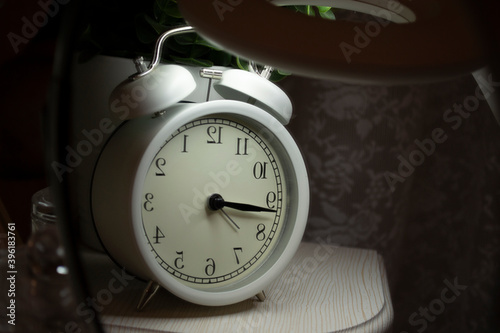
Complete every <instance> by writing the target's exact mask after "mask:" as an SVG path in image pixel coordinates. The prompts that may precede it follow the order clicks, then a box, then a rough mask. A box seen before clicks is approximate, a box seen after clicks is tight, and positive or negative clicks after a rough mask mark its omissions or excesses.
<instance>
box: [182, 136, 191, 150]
mask: <svg viewBox="0 0 500 333" xmlns="http://www.w3.org/2000/svg"><path fill="white" fill-rule="evenodd" d="M188 136H189V135H187V134H184V143H183V144H182V150H181V153H187V152H188V151H187V138H188Z"/></svg>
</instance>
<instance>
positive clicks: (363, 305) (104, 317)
mask: <svg viewBox="0 0 500 333" xmlns="http://www.w3.org/2000/svg"><path fill="white" fill-rule="evenodd" d="M86 258H87V259H86V261H87V265H89V268H90V269H87V271H89V272H91V276H90V277H89V278H90V283H91V289H92V295H93V297H95V299H96V300H97V302H98V304H99V305H100V307H99V310H100V311H102V312H101V321H102V324H103V326H104V328H105V330H106V332H110V333H124V332H127V333H145V332H148V333H151V332H158V333H159V332H307V333H311V332H369V333H376V332H390V330H391V326H392V321H393V308H392V303H391V298H390V293H389V288H388V283H387V278H386V276H385V267H384V264H383V260H382V259H381V257H380V256H379V255H378V254H377V253H376V252H375V251H372V250H362V249H354V248H343V247H336V246H332V245H326V244H316V243H302V244H301V246H300V248H299V250H298V252H297V254H296V255H295V257H294V259H293V261H292V263H291V264H290V265H289V267H288V268H287V270H286V271H285V272H284V273H283V274H282V275H281V277H280V278H279V279H278V280H277V281H276V282H275V283H273V284H272V285H271V286H269V288H268V289H267V290H266V291H265V292H266V296H267V299H266V300H265V301H264V302H259V301H258V300H257V299H256V298H255V299H249V300H246V301H243V302H241V303H238V304H235V305H229V306H223V307H206V306H199V305H194V304H190V303H188V302H185V301H183V300H181V299H179V298H177V297H175V296H173V295H171V294H170V293H168V292H167V291H165V290H160V291H159V292H158V294H157V295H156V296H155V297H154V299H153V300H152V301H151V302H150V303H149V304H148V305H147V307H146V308H145V309H144V310H142V311H140V312H138V311H136V309H135V307H136V305H137V303H138V302H139V299H140V297H141V294H142V291H143V289H144V287H145V283H144V282H141V281H138V280H133V281H131V280H127V281H125V282H122V284H121V285H120V282H119V281H117V280H116V278H115V279H114V280H113V278H114V277H115V276H116V274H121V270H120V269H119V268H117V267H116V266H114V265H113V264H112V263H111V262H110V261H109V259H107V257H106V256H103V255H95V254H92V255H89V256H86ZM113 272H114V274H115V275H113ZM110 281H113V283H114V284H113V285H112V288H110ZM125 284H126V286H125ZM120 287H123V288H120ZM110 290H111V291H110ZM109 296H111V297H109Z"/></svg>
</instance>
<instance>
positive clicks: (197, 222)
mask: <svg viewBox="0 0 500 333" xmlns="http://www.w3.org/2000/svg"><path fill="white" fill-rule="evenodd" d="M242 119H244V118H241V119H240V118H236V117H235V118H230V117H228V116H227V115H225V116H222V115H221V116H216V115H215V116H211V117H207V118H201V119H197V120H194V121H191V122H188V123H186V124H185V125H184V126H182V127H180V128H179V129H178V130H177V131H175V132H174V133H173V134H172V135H171V136H170V137H169V138H167V139H166V142H165V144H164V145H163V146H162V147H161V148H160V149H159V151H158V152H157V154H156V155H155V156H154V158H153V160H152V161H151V164H150V167H149V169H148V172H147V174H146V179H145V181H144V187H143V192H142V193H143V202H142V222H143V227H144V232H145V234H146V238H147V240H148V242H149V244H150V246H151V251H152V252H153V253H154V255H155V257H156V261H157V262H158V264H159V265H161V267H162V268H163V269H164V270H165V271H166V272H168V273H170V274H171V275H172V276H175V277H176V278H177V279H178V280H179V281H181V282H182V283H184V284H187V285H189V286H191V287H194V288H199V289H204V288H208V287H210V288H214V287H217V286H221V287H222V286H226V285H228V284H231V283H233V282H236V281H240V280H241V279H243V278H245V277H246V276H248V275H249V274H250V273H251V272H252V271H253V270H255V269H256V268H258V267H259V266H260V265H261V264H262V263H263V262H265V261H266V258H268V257H269V255H270V254H271V253H272V251H273V248H274V246H275V245H276V244H277V243H278V241H279V238H280V234H281V231H282V230H283V223H284V221H285V220H286V216H285V215H286V214H287V187H286V174H285V173H286V171H285V170H284V169H283V165H286V163H284V162H283V163H282V161H281V160H280V158H279V155H278V153H277V151H276V149H275V146H278V147H279V143H278V142H277V139H276V138H275V137H273V136H272V135H271V134H270V132H269V131H266V130H264V129H262V128H260V127H257V125H256V124H257V123H252V122H248V121H244V120H242Z"/></svg>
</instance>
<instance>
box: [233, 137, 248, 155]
mask: <svg viewBox="0 0 500 333" xmlns="http://www.w3.org/2000/svg"><path fill="white" fill-rule="evenodd" d="M236 155H248V138H245V139H242V138H238V140H237V143H236Z"/></svg>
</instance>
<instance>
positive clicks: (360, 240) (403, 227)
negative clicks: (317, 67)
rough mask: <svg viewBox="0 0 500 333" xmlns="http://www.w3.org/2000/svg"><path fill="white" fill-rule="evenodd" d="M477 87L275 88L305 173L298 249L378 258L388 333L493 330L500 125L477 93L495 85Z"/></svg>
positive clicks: (499, 247)
mask: <svg viewBox="0 0 500 333" xmlns="http://www.w3.org/2000/svg"><path fill="white" fill-rule="evenodd" d="M481 82H482V83H478V82H477V81H476V80H474V78H473V77H472V75H467V76H464V77H460V78H456V79H453V80H449V81H447V82H438V83H430V84H420V85H405V86H381V85H373V86H368V85H367V86H361V85H351V84H343V83H338V82H334V81H324V80H315V79H309V78H302V77H290V78H288V79H286V80H284V81H282V82H281V83H280V85H281V87H282V88H283V89H284V90H285V91H286V92H287V94H288V95H289V96H290V98H291V99H292V102H293V104H294V118H293V119H292V121H291V123H290V125H289V126H288V127H289V129H290V131H291V133H292V135H293V136H294V137H295V139H296V141H297V143H298V145H299V147H300V148H301V150H302V152H303V155H304V159H305V161H306V164H307V166H308V172H309V179H310V190H311V205H310V217H309V221H308V227H307V230H306V234H305V240H307V241H313V242H314V241H316V242H317V241H324V242H328V243H332V244H339V245H342V246H350V247H359V248H370V249H375V250H377V251H378V252H379V253H380V254H381V255H382V257H383V258H384V262H385V265H386V268H387V274H388V277H389V283H390V288H391V297H392V300H393V306H394V313H395V320H394V332H398V333H399V332H424V331H425V332H497V331H499V330H498V329H499V326H498V323H499V321H498V318H497V317H498V314H500V311H499V310H500V309H499V303H500V301H499V300H500V295H499V291H500V290H499V286H500V269H499V268H500V267H499V266H500V265H499V264H500V224H499V221H500V126H499V124H498V123H497V122H496V120H495V118H494V116H493V114H492V112H491V109H490V107H489V105H488V103H487V102H486V101H485V100H484V96H485V95H488V94H490V93H491V92H493V91H494V90H496V89H500V83H497V82H495V81H494V80H492V78H491V77H490V78H489V80H488V77H487V76H486V77H484V78H483V80H482V81H481ZM487 82H489V85H487V84H485V83H487ZM479 86H480V87H481V88H483V89H482V90H479V89H478V87H479Z"/></svg>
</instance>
